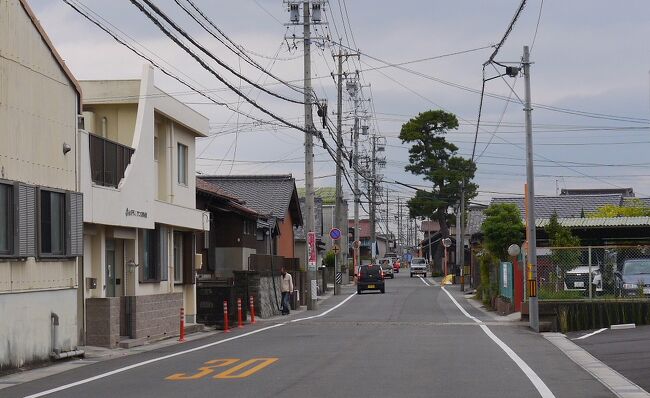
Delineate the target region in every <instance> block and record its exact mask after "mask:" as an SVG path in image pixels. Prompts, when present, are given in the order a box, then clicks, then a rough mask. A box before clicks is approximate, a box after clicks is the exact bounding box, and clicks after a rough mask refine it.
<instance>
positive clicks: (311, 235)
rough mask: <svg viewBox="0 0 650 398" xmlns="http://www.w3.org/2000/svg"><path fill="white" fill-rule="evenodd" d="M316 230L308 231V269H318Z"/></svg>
mask: <svg viewBox="0 0 650 398" xmlns="http://www.w3.org/2000/svg"><path fill="white" fill-rule="evenodd" d="M316 254H317V253H316V232H308V233H307V270H308V271H316Z"/></svg>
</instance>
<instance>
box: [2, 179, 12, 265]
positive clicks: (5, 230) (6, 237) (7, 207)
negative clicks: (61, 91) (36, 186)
mask: <svg viewBox="0 0 650 398" xmlns="http://www.w3.org/2000/svg"><path fill="white" fill-rule="evenodd" d="M12 194H13V189H12V186H11V185H7V184H0V254H11V253H12V252H13V250H12V249H13V239H12V237H13V200H12Z"/></svg>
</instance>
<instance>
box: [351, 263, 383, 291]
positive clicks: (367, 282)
mask: <svg viewBox="0 0 650 398" xmlns="http://www.w3.org/2000/svg"><path fill="white" fill-rule="evenodd" d="M364 290H379V291H380V292H382V293H384V292H385V291H386V290H385V284H384V272H383V271H382V270H381V266H380V265H379V264H369V265H361V266H359V274H358V276H357V294H361V292H363V291H364Z"/></svg>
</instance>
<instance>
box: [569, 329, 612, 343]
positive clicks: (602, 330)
mask: <svg viewBox="0 0 650 398" xmlns="http://www.w3.org/2000/svg"><path fill="white" fill-rule="evenodd" d="M605 330H607V328H602V329H598V330H596V331H595V332H591V333H587V334H585V335H584V336H580V337H576V338H575V339H571V340H582V339H586V338H587V337H591V336H593V335H595V334H598V333H600V332H604V331H605Z"/></svg>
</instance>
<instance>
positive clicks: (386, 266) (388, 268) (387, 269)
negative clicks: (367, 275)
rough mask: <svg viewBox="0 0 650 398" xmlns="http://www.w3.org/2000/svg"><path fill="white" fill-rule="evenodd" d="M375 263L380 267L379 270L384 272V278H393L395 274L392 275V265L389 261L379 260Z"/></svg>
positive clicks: (385, 259)
mask: <svg viewBox="0 0 650 398" xmlns="http://www.w3.org/2000/svg"><path fill="white" fill-rule="evenodd" d="M377 263H378V264H379V265H380V266H381V270H382V271H384V277H385V278H391V279H394V278H395V274H394V273H393V264H392V262H391V261H390V260H389V259H387V258H380V259H379V260H377Z"/></svg>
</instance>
